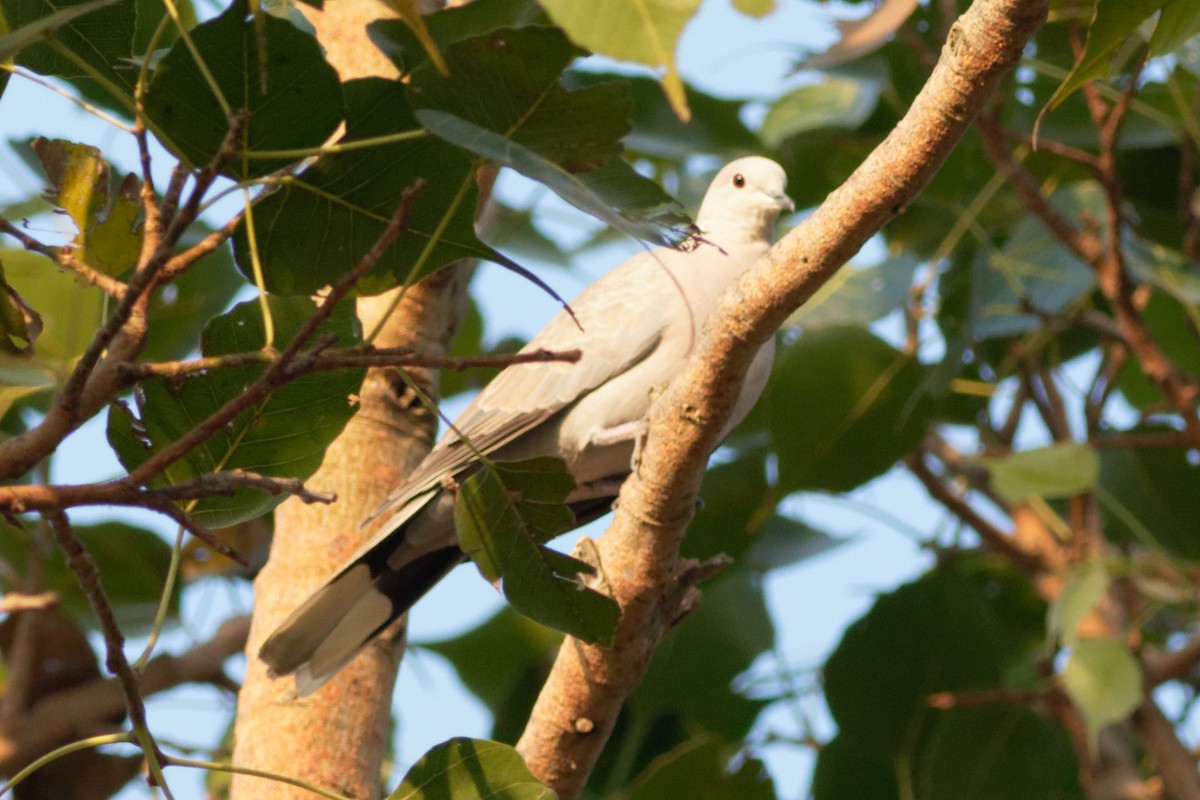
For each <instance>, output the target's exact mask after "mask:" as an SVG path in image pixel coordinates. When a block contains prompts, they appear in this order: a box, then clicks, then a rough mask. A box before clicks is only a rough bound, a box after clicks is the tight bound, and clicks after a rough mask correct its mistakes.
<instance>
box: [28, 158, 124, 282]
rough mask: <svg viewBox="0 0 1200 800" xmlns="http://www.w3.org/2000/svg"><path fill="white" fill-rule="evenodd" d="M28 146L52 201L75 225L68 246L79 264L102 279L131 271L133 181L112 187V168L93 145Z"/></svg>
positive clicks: (122, 182)
mask: <svg viewBox="0 0 1200 800" xmlns="http://www.w3.org/2000/svg"><path fill="white" fill-rule="evenodd" d="M30 147H31V148H32V149H33V152H34V153H36V154H37V157H38V159H39V160H40V161H41V163H42V169H43V170H44V171H45V173H46V177H47V178H48V179H49V180H50V185H51V190H50V199H51V201H52V202H53V203H54V204H55V205H57V206H59V207H60V208H62V209H63V210H64V211H66V212H67V215H68V216H69V217H70V218H71V221H72V222H74V223H75V229H76V231H77V233H76V235H75V238H74V239H73V240H72V243H73V244H74V245H75V246H76V247H77V248H78V251H79V254H80V257H81V258H82V260H83V263H85V264H87V265H88V266H89V267H92V268H93V269H96V270H99V271H100V272H103V273H104V274H106V275H119V274H121V273H123V272H127V271H129V270H130V269H132V268H133V266H134V265H135V264H136V263H137V259H138V256H139V255H140V254H141V250H142V231H141V224H140V217H141V214H142V201H141V196H140V191H139V189H140V186H141V184H140V182H139V181H138V179H137V178H136V177H135V176H134V175H132V174H128V175H126V176H125V178H124V179H123V180H122V181H121V182H120V183H119V184H118V185H116V186H111V181H112V175H111V173H112V167H111V165H110V164H109V163H108V161H107V160H105V159H104V157H103V156H102V155H101V154H100V150H99V148H96V147H91V146H89V145H83V144H76V143H74V142H68V141H66V140H65V139H45V138H42V137H38V138H37V139H34V140H33V141H32V142H30ZM114 189H115V191H113V190H114Z"/></svg>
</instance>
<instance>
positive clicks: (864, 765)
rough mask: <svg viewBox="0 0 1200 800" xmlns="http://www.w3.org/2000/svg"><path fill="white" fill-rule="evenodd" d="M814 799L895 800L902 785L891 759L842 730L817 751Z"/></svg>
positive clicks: (814, 772)
mask: <svg viewBox="0 0 1200 800" xmlns="http://www.w3.org/2000/svg"><path fill="white" fill-rule="evenodd" d="M812 796H813V800H844V798H847V797H853V798H854V800H896V798H898V797H899V796H900V788H899V786H897V784H896V769H895V767H894V766H893V765H892V762H891V760H890V759H888V758H886V757H884V756H882V755H880V754H879V753H878V752H877V751H876V750H875V749H874V748H871V747H869V746H867V745H865V744H863V743H862V742H859V741H858V740H856V739H855V738H854V737H853V736H851V735H850V734H847V733H846V732H845V731H841V732H839V733H838V735H837V736H835V737H834V738H833V740H832V741H830V742H827V743H826V744H825V746H824V747H822V748H821V751H820V753H818V754H817V766H816V769H815V770H814V771H813V783H812Z"/></svg>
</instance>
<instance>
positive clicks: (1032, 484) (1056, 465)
mask: <svg viewBox="0 0 1200 800" xmlns="http://www.w3.org/2000/svg"><path fill="white" fill-rule="evenodd" d="M981 463H982V464H983V466H984V467H985V468H986V469H987V471H988V473H990V474H991V477H992V485H993V486H994V487H995V489H996V491H997V492H999V493H1000V496H1001V497H1003V498H1004V499H1005V500H1007V501H1008V502H1010V503H1020V502H1022V501H1023V500H1027V499H1028V498H1030V497H1035V496H1036V497H1043V498H1054V497H1072V496H1074V495H1077V494H1080V493H1081V492H1086V491H1088V490H1089V489H1091V488H1092V487H1093V486H1095V485H1096V481H1097V480H1098V479H1099V477H1100V457H1099V456H1098V455H1097V454H1096V451H1095V450H1094V449H1093V448H1091V447H1090V446H1088V445H1086V444H1076V443H1074V442H1063V443H1059V444H1052V445H1050V446H1049V447H1039V448H1037V449H1035V450H1026V451H1024V452H1021V453H1013V454H1012V455H1009V456H1003V457H1001V458H987V459H981Z"/></svg>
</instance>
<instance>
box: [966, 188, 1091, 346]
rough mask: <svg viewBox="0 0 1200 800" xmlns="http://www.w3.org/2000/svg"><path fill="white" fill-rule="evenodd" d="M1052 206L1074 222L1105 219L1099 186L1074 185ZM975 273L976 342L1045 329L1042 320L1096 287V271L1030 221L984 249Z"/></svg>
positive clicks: (1060, 193) (1059, 194) (973, 324)
mask: <svg viewBox="0 0 1200 800" xmlns="http://www.w3.org/2000/svg"><path fill="white" fill-rule="evenodd" d="M1051 202H1052V203H1053V204H1054V205H1055V206H1056V207H1058V208H1059V210H1061V211H1063V212H1064V213H1065V214H1067V215H1069V216H1070V217H1071V218H1072V219H1074V218H1078V217H1080V216H1082V215H1084V214H1091V215H1093V218H1095V219H1103V218H1104V217H1103V212H1102V207H1103V206H1102V205H1101V204H1102V197H1101V194H1100V190H1099V187H1098V186H1097V185H1096V184H1094V183H1090V182H1089V183H1080V184H1072V185H1070V186H1068V187H1066V188H1064V189H1062V190H1059V191H1058V192H1056V193H1055V195H1054V197H1053V198H1052V200H1051ZM974 267H975V269H974V273H975V274H974V278H973V281H972V300H971V302H972V315H971V316H972V321H971V332H972V334H973V335H974V336H975V338H977V339H989V338H994V337H1000V336H1012V335H1015V334H1020V333H1025V332H1027V331H1030V330H1034V329H1035V328H1037V327H1039V326H1040V325H1042V316H1041V315H1042V314H1056V313H1058V312H1060V311H1062V310H1063V309H1065V308H1067V307H1069V306H1070V305H1071V304H1073V303H1075V302H1077V301H1079V300H1080V298H1083V297H1085V296H1086V295H1087V294H1088V293H1089V292H1090V291H1091V290H1092V288H1093V287H1094V286H1095V284H1096V278H1095V273H1094V271H1093V270H1092V269H1091V267H1089V266H1088V265H1087V264H1085V263H1084V262H1082V261H1080V260H1079V258H1078V257H1077V256H1075V255H1074V253H1072V252H1071V251H1069V250H1067V248H1066V247H1064V246H1063V245H1062V244H1061V243H1060V242H1059V241H1058V240H1057V239H1056V238H1054V236H1053V235H1052V234H1051V233H1050V232H1049V231H1047V230H1046V228H1045V226H1044V225H1042V223H1041V222H1040V221H1038V220H1036V219H1033V218H1032V217H1028V216H1025V217H1023V218H1022V219H1021V220H1020V221H1019V222H1018V223H1017V224H1016V226H1015V227H1014V228H1013V229H1012V233H1011V234H1010V235H1009V236H1008V238H1007V240H1006V241H1005V243H1004V245H1003V246H1002V247H999V248H981V249H980V250H979V257H978V259H977V260H976V261H975V264H974ZM1031 307H1032V310H1031Z"/></svg>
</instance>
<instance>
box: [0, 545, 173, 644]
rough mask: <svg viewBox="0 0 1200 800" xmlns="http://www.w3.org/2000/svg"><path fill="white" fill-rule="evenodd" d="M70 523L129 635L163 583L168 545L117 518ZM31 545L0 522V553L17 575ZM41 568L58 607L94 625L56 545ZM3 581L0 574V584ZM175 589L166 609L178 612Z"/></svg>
mask: <svg viewBox="0 0 1200 800" xmlns="http://www.w3.org/2000/svg"><path fill="white" fill-rule="evenodd" d="M74 528H75V533H76V534H77V535H78V536H79V539H80V540H81V541H82V542H83V545H84V547H86V548H87V551H88V553H90V554H91V557H92V560H93V561H95V562H96V567H97V569H99V571H100V578H101V584H102V585H103V587H104V593H105V594H106V595H108V599H109V602H111V603H112V606H113V610H114V611H115V612H116V615H117V622H118V623H120V625H121V628H122V630H124V631H125V633H127V634H130V635H138V634H141V633H145V632H147V631H149V630H150V627H151V626H152V625H153V623H154V617H155V614H156V612H157V611H158V603H159V599H160V598H161V596H162V593H163V588H164V586H165V584H166V577H167V569H168V567H169V566H170V564H171V546H170V545H169V544H167V543H166V542H165V541H163V539H162V537H160V536H159V535H158V534H156V533H153V532H151V531H148V530H145V529H143V528H138V527H135V526H133V525H128V524H126V523H123V522H105V523H101V524H99V525H75V526H74ZM32 547H33V544H32V542H31V541H30V539H29V534H28V533H26V532H25V531H21V530H18V529H17V528H14V527H12V526H11V525H8V524H7V523H4V522H0V558H3V559H4V561H5V562H6V563H7V564H9V565H11V566H12V568H13V569H14V570H15V571H16V572H17V573H18V574H25V571H26V569H27V564H28V561H27V559H28V554H29V552H30V549H31V548H32ZM44 570H45V571H44V577H43V579H42V587H43V589H44V591H48V592H54V593H55V594H57V595H58V597H59V601H60V603H61V607H62V608H63V609H64V610H65V611H66V612H67V613H68V614H70V615H71V616H72V617H73V618H74V619H75V620H76V621H77V622H78V623H80V624H81V625H84V626H86V627H89V628H96V627H97V626H98V623H97V620H96V616H95V614H94V613H93V612H92V607H91V605H90V603H89V602H88V599H87V595H85V594H84V593H83V590H82V589H80V588H79V581H78V580H77V579H76V577H75V574H74V573H73V572H71V570H70V569H69V568H68V567H67V563H66V560H65V558H64V557H63V555H62V551H61V550H59V549H58V548H54V550H52V551H51V552H50V553H49V554H48V555H47V557H46V561H45V565H44ZM3 583H4V581H3V579H2V578H0V584H3ZM4 588H5V590H20V589H22V588H23V587H20V586H8V585H6V586H5V587H4ZM175 589H176V591H175V594H174V596H173V597H172V598H171V610H172V612H176V611H178V607H179V606H178V601H179V591H178V590H179V586H178V585H176V587H175Z"/></svg>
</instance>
